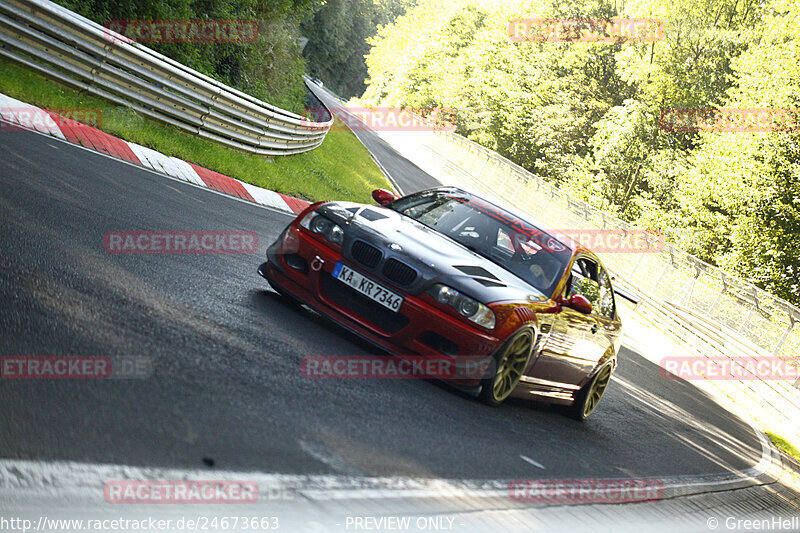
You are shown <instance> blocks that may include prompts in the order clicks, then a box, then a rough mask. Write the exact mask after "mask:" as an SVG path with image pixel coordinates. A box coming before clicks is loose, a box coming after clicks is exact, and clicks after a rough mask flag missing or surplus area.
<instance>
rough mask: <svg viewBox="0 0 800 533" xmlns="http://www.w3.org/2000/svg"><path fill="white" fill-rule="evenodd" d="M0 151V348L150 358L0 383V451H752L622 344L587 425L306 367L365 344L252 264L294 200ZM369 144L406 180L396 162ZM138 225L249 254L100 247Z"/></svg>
mask: <svg viewBox="0 0 800 533" xmlns="http://www.w3.org/2000/svg"><path fill="white" fill-rule="evenodd" d="M361 135H362V137H364V136H365V135H368V133H364V132H362V134H361ZM0 154H2V155H0V227H2V231H1V232H0V309H2V311H1V312H0V355H6V356H8V355H112V356H120V355H136V356H147V357H151V358H152V360H153V363H154V373H153V376H152V377H150V378H149V379H133V380H90V381H76V380H0V405H2V407H3V408H2V409H0V458H3V459H30V460H41V461H51V460H73V461H80V462H87V463H96V462H99V463H112V464H128V465H136V466H160V467H176V468H207V467H209V465H211V464H212V461H213V465H214V468H219V469H226V470H241V471H253V472H274V473H296V474H326V473H330V474H346V475H357V476H362V475H403V476H422V477H444V478H451V479H513V478H519V477H530V478H537V477H538V478H578V477H592V478H603V477H660V476H675V475H703V474H718V473H725V472H730V471H738V470H742V469H745V468H748V467H751V466H752V465H753V464H755V463H756V462H757V461H758V460H759V458H760V456H761V445H760V441H759V439H758V437H757V436H756V435H755V434H754V432H753V430H752V429H751V428H750V426H749V425H747V424H746V423H744V422H742V421H741V420H739V419H738V418H736V417H734V416H732V415H731V414H729V413H727V412H726V411H724V410H723V409H721V408H720V407H718V406H717V405H716V404H715V403H714V402H713V401H712V400H711V399H710V398H708V397H706V396H704V395H703V394H702V393H701V392H699V391H698V390H696V389H695V388H694V387H692V386H691V385H690V384H688V383H685V382H681V381H668V380H664V379H662V377H661V376H660V373H659V369H658V367H657V366H656V365H654V364H653V363H651V362H649V361H648V360H646V359H645V358H644V357H642V355H640V354H639V353H637V352H635V351H633V350H631V349H629V348H623V349H622V351H621V353H620V366H619V369H618V371H617V373H616V374H615V378H614V381H613V382H612V384H611V386H610V389H609V391H608V393H607V394H606V396H605V398H604V400H603V403H602V404H601V406H600V407H599V409H598V411H597V412H596V413H594V415H593V416H592V417H591V418H590V419H589V420H588V421H586V422H585V423H578V422H575V421H573V420H570V419H568V418H566V417H564V416H562V415H560V414H558V413H557V412H556V411H554V410H552V409H551V408H549V407H548V406H546V405H543V404H535V403H530V402H521V401H515V402H512V403H508V404H504V405H502V406H501V407H499V408H491V407H487V406H485V405H483V404H481V403H479V402H477V401H476V400H473V399H471V398H469V397H467V396H464V395H462V394H460V393H457V392H454V391H453V390H451V389H449V388H448V387H446V386H444V385H441V384H438V383H433V382H427V381H412V380H390V381H377V380H327V381H326V380H309V379H305V378H303V377H302V376H301V373H300V361H301V359H302V358H303V357H304V356H307V355H364V354H367V353H377V352H376V351H375V350H374V349H373V348H371V347H370V346H369V345H366V344H365V343H363V342H362V341H360V340H358V339H357V338H355V337H353V336H352V335H350V334H348V333H347V332H345V331H343V330H342V329H340V328H339V327H337V326H335V325H332V324H331V323H329V322H328V321H326V320H324V319H322V318H320V317H319V316H317V315H315V314H313V313H312V312H310V311H307V310H304V309H298V308H295V307H293V306H291V305H288V304H287V303H286V302H285V301H284V300H282V298H281V297H279V296H278V295H277V294H276V293H274V292H273V291H271V290H270V289H269V288H268V285H267V284H266V282H265V281H264V280H263V279H262V278H261V277H260V276H258V275H257V274H256V268H257V267H258V265H259V264H260V263H261V262H262V260H263V252H264V249H265V248H266V246H267V245H268V244H269V243H270V242H271V241H272V240H273V239H274V238H275V237H276V236H277V235H278V234H279V232H280V231H281V230H282V229H283V227H284V226H285V225H286V224H287V222H288V221H289V220H290V218H289V216H287V215H285V214H282V213H278V212H275V211H271V210H268V209H265V208H262V207H259V206H257V205H254V204H249V203H247V202H243V201H239V200H236V199H233V198H230V197H226V196H223V195H221V194H217V193H215V192H212V191H210V190H207V189H200V188H198V187H195V186H193V185H190V184H188V183H185V182H180V181H176V180H173V179H170V178H167V177H164V176H161V175H158V174H155V173H153V172H150V171H148V170H144V169H142V168H139V167H134V166H132V165H128V164H125V163H122V162H119V161H116V160H113V159H110V158H108V157H105V156H102V155H98V154H95V153H93V152H89V151H87V150H84V149H81V148H79V147H76V146H73V145H69V144H66V143H63V142H59V141H56V140H54V139H52V138H49V137H45V136H42V135H38V134H34V133H27V132H1V133H0ZM378 156H379V158H380V159H381V162H382V164H383V165H384V166H385V167H386V168H387V169H389V170H390V172H391V173H392V176H393V177H394V178H395V179H396V180H398V181H399V180H400V179H401V178H402V176H403V175H404V171H403V169H404V168H405V167H403V166H402V165H408V162H403V161H399V160H397V159H396V158H397V157H398V156H396V154H394V155H393V154H392V153H391V152H390V151H388V150H387V151H385V153H381V154H378ZM415 179H419V176H417V177H416V178H415ZM415 183H418V181H412V182H409V183H400V185H401V187H402V188H403V189H404V190H405V192H411V191H413V190H414V189H415V188H416V187H415V185H414V184H415ZM148 229H149V230H246V231H254V232H256V233H257V234H258V236H259V253H258V254H257V255H253V254H248V255H242V254H238V255H237V254H220V255H161V254H154V255H116V254H108V253H106V251H105V250H104V247H103V236H104V234H105V233H106V232H108V231H111V230H148ZM522 456H524V457H525V458H527V459H530V460H532V461H534V462H536V463H539V465H540V466H541V467H540V466H536V465H534V464H533V463H532V462H530V461H526V460H525V459H523V457H522Z"/></svg>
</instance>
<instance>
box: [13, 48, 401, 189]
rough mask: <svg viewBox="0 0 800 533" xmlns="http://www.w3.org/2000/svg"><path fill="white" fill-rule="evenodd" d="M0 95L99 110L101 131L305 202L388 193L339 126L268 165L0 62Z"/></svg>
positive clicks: (47, 105) (363, 153)
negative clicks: (316, 145) (317, 144)
mask: <svg viewBox="0 0 800 533" xmlns="http://www.w3.org/2000/svg"><path fill="white" fill-rule="evenodd" d="M0 92H2V93H4V94H6V95H8V96H11V97H12V98H16V99H17V100H21V101H23V102H26V103H28V104H32V105H35V106H38V107H43V108H46V109H74V108H84V109H86V108H89V109H98V110H99V111H100V112H101V113H102V123H101V124H100V125H99V126H98V127H99V128H100V129H102V130H103V131H105V132H106V133H109V134H111V135H114V136H116V137H119V138H121V139H124V140H126V141H131V142H135V143H137V144H141V145H142V146H147V147H148V148H152V149H153V150H156V151H158V152H161V153H163V154H166V155H170V156H173V157H177V158H178V159H183V160H186V161H190V162H192V163H196V164H198V165H200V166H203V167H206V168H208V169H211V170H216V171H217V172H220V173H222V174H225V175H227V176H231V177H232V178H236V179H238V180H241V181H244V182H247V183H251V184H253V185H257V186H259V187H264V188H266V189H271V190H275V191H278V192H282V193H285V194H290V195H292V196H297V197H300V198H304V199H306V200H312V201H316V200H348V201H353V202H362V203H372V197H371V195H370V193H371V192H372V190H373V189H377V188H389V189H390V188H391V186H390V185H389V183H388V182H387V180H386V178H385V177H384V175H383V173H382V172H381V171H380V169H379V168H378V167H377V165H375V162H374V161H373V160H372V158H371V156H370V154H369V152H368V151H367V149H366V148H364V145H362V144H361V142H360V141H359V140H358V139H357V138H356V137H355V135H353V133H352V132H351V131H350V130H348V129H347V127H346V126H344V124H342V123H341V122H340V123H339V124H338V127H334V128H332V129H331V131H330V132H329V133H328V135H327V137H326V138H325V142H324V143H322V146H320V147H319V148H316V149H315V150H312V151H311V152H307V153H304V154H298V155H291V156H280V157H276V158H275V159H274V160H269V159H267V158H264V157H261V156H255V155H250V154H246V153H243V152H239V151H237V150H233V149H230V148H227V147H225V146H222V145H220V144H217V143H215V142H212V141H209V140H207V139H201V138H199V137H196V136H194V135H190V134H188V133H185V132H183V131H181V130H179V129H177V128H175V127H173V126H168V125H165V124H160V123H158V122H155V121H153V120H150V119H147V118H145V117H142V116H140V115H139V114H137V113H136V112H135V111H133V110H132V109H130V108H128V107H124V106H118V105H114V104H112V103H110V102H108V101H106V100H103V99H101V98H97V97H94V96H91V95H88V94H85V93H82V92H80V91H77V90H74V89H71V88H69V87H67V86H65V85H62V84H60V83H58V82H55V81H51V80H48V79H46V78H44V77H42V76H40V75H38V74H36V73H35V72H32V71H30V70H28V69H26V68H24V67H22V66H19V65H17V64H16V63H13V62H11V61H9V60H7V59H4V58H0Z"/></svg>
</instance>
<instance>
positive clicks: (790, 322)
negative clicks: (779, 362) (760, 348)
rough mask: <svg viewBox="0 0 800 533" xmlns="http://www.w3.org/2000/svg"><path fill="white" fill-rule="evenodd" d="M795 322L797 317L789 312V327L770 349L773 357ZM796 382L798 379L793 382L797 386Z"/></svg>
mask: <svg viewBox="0 0 800 533" xmlns="http://www.w3.org/2000/svg"><path fill="white" fill-rule="evenodd" d="M796 323H797V319H796V318H795V317H794V315H792V314H791V313H789V327H787V328H786V331H784V332H783V335H782V336H781V340H779V341H778V344H776V345H775V349H774V350H772V356H773V357H774V356H776V355H778V354H779V353H780V351H781V348H783V343H784V342H786V339H787V338H789V334H790V333H791V332H792V328H794V325H795V324H796ZM798 383H800V379H798V380H797V382H796V383H795V384H794V386H795V387H797V386H798Z"/></svg>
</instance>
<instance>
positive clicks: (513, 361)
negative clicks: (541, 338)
mask: <svg viewBox="0 0 800 533" xmlns="http://www.w3.org/2000/svg"><path fill="white" fill-rule="evenodd" d="M533 343H534V334H533V331H532V330H530V329H523V330H522V331H519V332H517V333H516V334H514V336H513V337H511V338H510V339H508V340H507V341H506V343H505V344H504V345H503V347H502V348H501V349H500V351H499V352H498V353H497V355H496V356H495V357H493V358H492V361H493V362H494V365H492V366H490V367H489V368H488V369H487V371H486V372H487V375H485V376H484V378H483V379H482V380H481V392H480V393H479V394H478V397H479V398H480V399H481V401H482V402H483V403H486V404H488V405H491V406H497V405H500V404H501V403H503V401H504V400H505V399H506V398H508V397H509V396H510V395H511V393H512V392H513V391H514V389H515V388H516V387H517V384H518V383H519V380H520V379H521V378H522V373H523V372H524V371H525V367H527V366H528V361H529V360H530V358H531V353H532V352H533ZM492 367H493V368H492Z"/></svg>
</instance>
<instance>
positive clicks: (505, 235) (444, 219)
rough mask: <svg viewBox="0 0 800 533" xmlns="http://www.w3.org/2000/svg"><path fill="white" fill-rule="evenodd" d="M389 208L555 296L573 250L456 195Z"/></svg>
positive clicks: (423, 196)
mask: <svg viewBox="0 0 800 533" xmlns="http://www.w3.org/2000/svg"><path fill="white" fill-rule="evenodd" d="M387 207H389V208H391V209H393V210H395V211H397V212H399V213H402V214H404V215H406V216H408V217H411V218H413V219H414V220H416V221H418V222H420V223H422V224H424V225H426V226H428V227H430V228H432V229H435V230H436V231H438V232H439V233H442V234H444V235H446V236H448V237H450V238H451V239H453V240H455V241H456V242H458V243H459V244H461V245H463V246H465V247H467V248H469V249H470V250H472V251H473V252H475V253H477V254H480V255H481V256H483V257H485V258H487V259H489V260H490V261H492V262H494V263H496V264H497V265H499V266H501V267H503V268H505V269H506V270H508V271H509V272H511V273H513V274H514V275H516V276H517V277H519V278H520V279H522V280H524V281H525V282H527V283H528V284H530V285H532V286H533V287H535V288H536V289H537V290H538V291H539V292H541V293H542V294H545V295H547V296H551V295H552V294H553V291H554V290H555V288H556V285H557V284H558V281H559V279H561V274H562V273H563V272H564V269H565V268H566V266H567V265H568V263H569V259H570V256H571V252H570V250H569V249H568V248H567V247H566V246H564V245H563V244H562V243H561V242H560V241H558V240H557V239H555V238H553V237H551V236H550V235H548V234H546V233H544V232H543V231H542V230H540V229H538V228H537V227H535V226H533V225H531V224H530V223H528V222H526V221H524V220H522V219H520V218H519V217H517V216H516V215H514V214H512V213H510V212H508V211H505V210H503V209H500V208H498V207H497V206H495V205H493V204H490V203H488V202H485V201H483V200H480V199H479V198H474V197H472V196H470V195H467V194H463V193H462V194H459V193H458V192H454V191H442V190H437V191H426V192H423V193H419V194H414V195H411V196H407V197H405V198H401V199H399V200H396V201H395V202H392V203H391V204H389V205H388V206H387Z"/></svg>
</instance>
